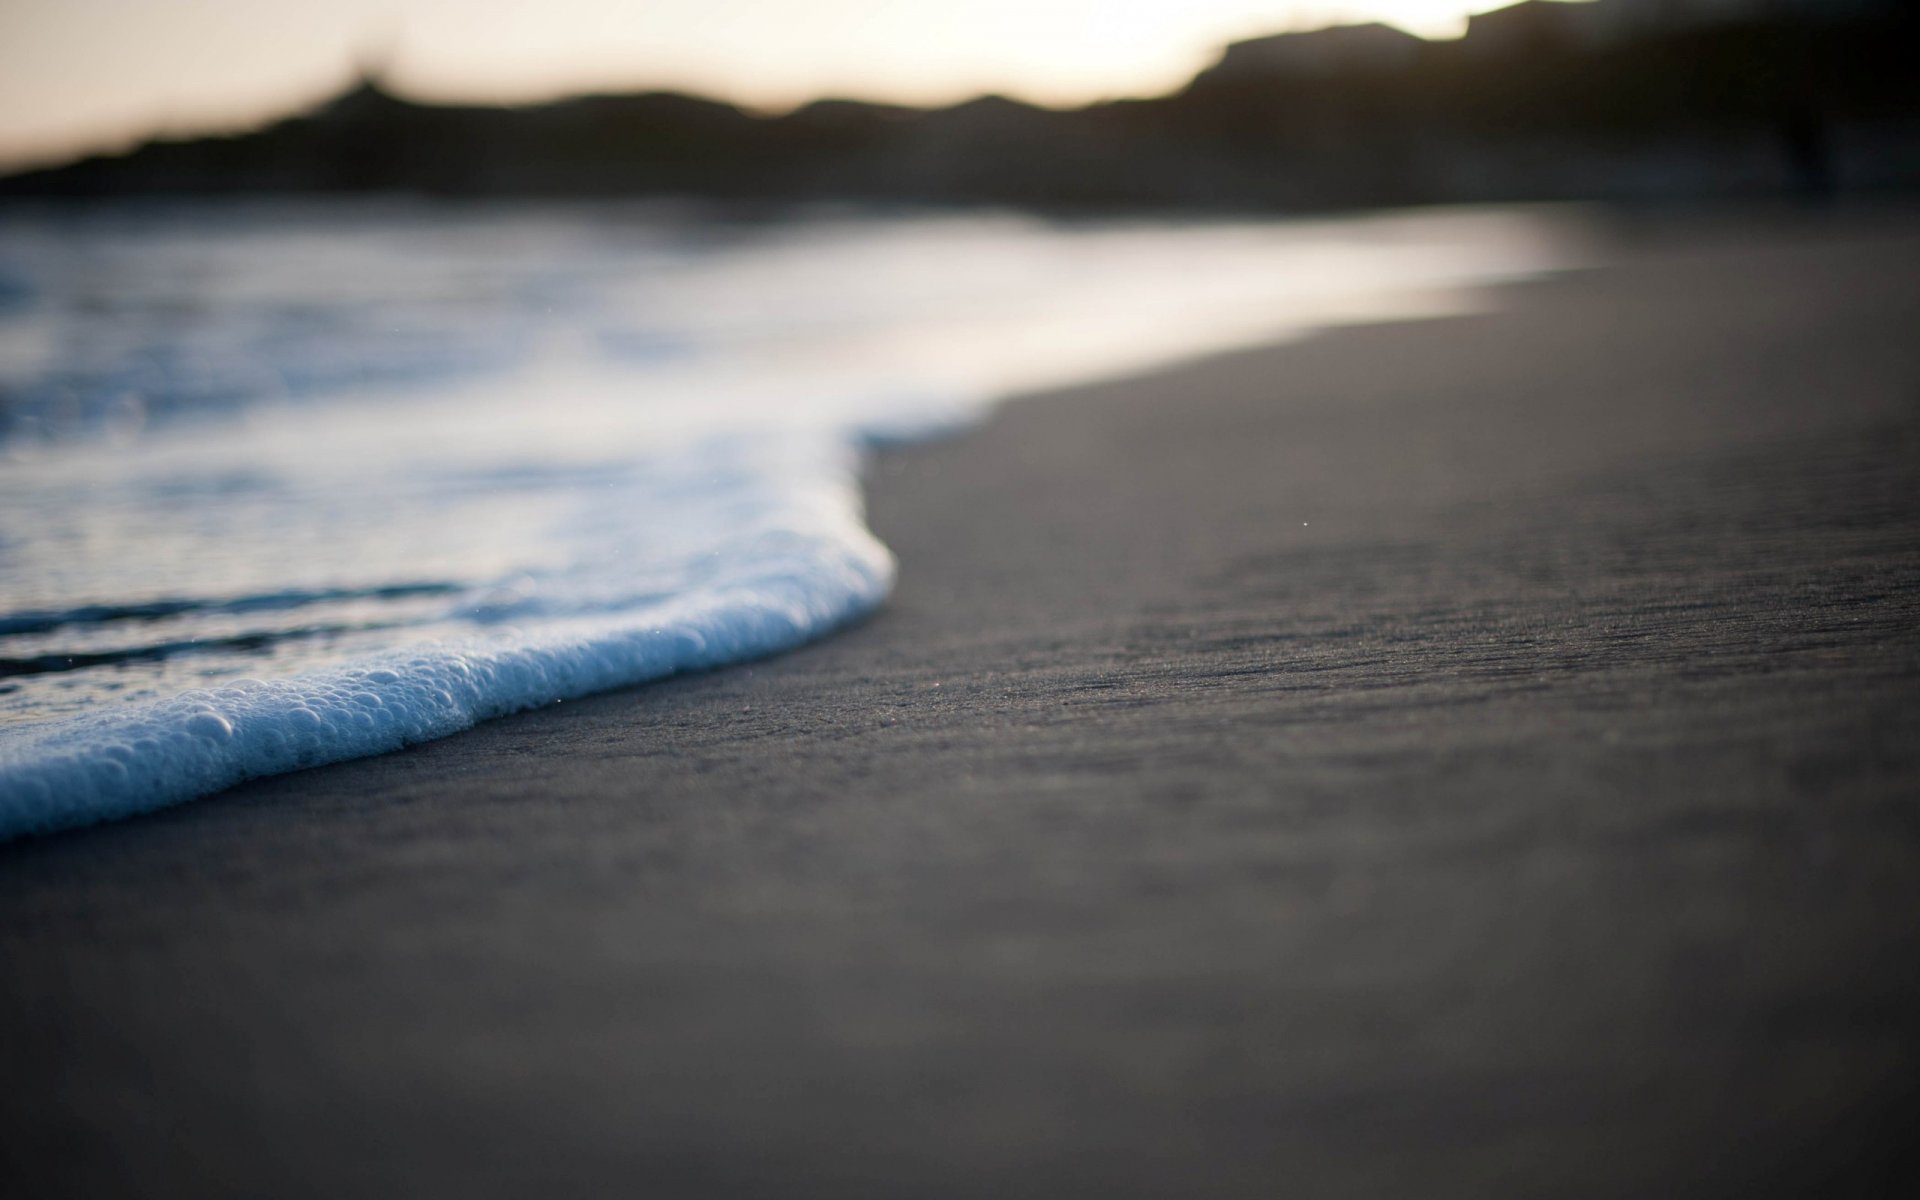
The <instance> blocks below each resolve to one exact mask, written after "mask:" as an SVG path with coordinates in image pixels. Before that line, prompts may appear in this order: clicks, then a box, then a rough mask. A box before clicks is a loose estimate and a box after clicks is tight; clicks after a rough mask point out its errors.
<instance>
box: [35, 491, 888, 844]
mask: <svg viewBox="0 0 1920 1200" xmlns="http://www.w3.org/2000/svg"><path fill="white" fill-rule="evenodd" d="M841 482H842V484H843V489H842V491H843V495H842V496H841V503H840V504H839V505H838V506H837V511H836V512H823V511H822V509H821V506H820V505H819V504H818V503H817V502H816V503H813V504H810V505H809V506H807V509H806V511H808V512H809V513H810V514H811V515H812V516H813V517H814V518H815V519H814V520H813V521H812V522H811V523H810V524H808V525H806V526H801V527H791V528H788V529H786V530H783V531H782V533H783V537H782V539H781V540H782V542H783V549H782V552H781V554H780V555H779V556H777V557H765V558H759V559H756V560H752V561H743V562H741V563H739V564H738V565H737V566H736V568H735V569H733V570H731V571H729V572H726V573H724V574H723V577H721V578H716V579H713V580H710V581H709V582H708V583H706V584H704V585H702V586H700V587H697V588H695V589H692V590H690V591H688V592H686V593H683V594H680V595H677V596H674V597H673V598H671V599H669V600H665V601H662V602H658V603H653V604H647V605H644V606H641V607H639V608H637V609H635V610H633V611H630V612H626V613H622V614H620V615H618V616H601V617H597V618H575V619H570V620H562V621H557V622H550V623H548V624H545V625H543V626H542V627H541V628H539V629H538V630H537V631H535V632H513V631H508V632H502V633H499V634H496V635H494V636H491V637H483V638H469V639H465V640H461V641H449V642H442V643H436V644H431V645H426V646H421V647H418V648H415V649H413V650H410V651H407V652H405V653H393V654H386V655H380V656H376V657H374V658H372V659H370V660H369V661H367V662H365V663H362V664H357V665H355V666H352V667H346V668H336V669H332V670H323V671H316V672H312V673H309V674H304V675H301V676H298V677H296V678H293V679H285V680H273V681H260V680H242V681H237V682H234V683H230V684H227V685H225V686H223V687H218V688H211V689H204V690H195V691H190V692H187V693H185V694H183V695H179V696H175V697H172V698H170V699H167V700H163V701H159V702H156V703H151V704H145V705H139V706H130V707H125V708H117V709H108V710H106V711H102V712H96V713H89V714H87V715H84V716H81V717H76V718H70V719H68V720H65V721H60V722H53V723H47V724H42V725H37V726H33V727H30V728H29V729H28V730H27V731H25V734H24V736H21V737H18V738H16V739H15V740H12V741H7V742H0V838H5V837H16V836H19V835H22V834H27V833H37V832H47V831H51V830H56V829H63V828H70V827H73V826H76V825H83V824H90V823H93V822H96V821H103V820H109V819H113V818H116V817H124V816H130V815H132V814H134V813H139V812H145V811H149V810H152V809H156V808H162V807H165V806H167V805H170V804H175V803H178V802H180V801H182V800H188V799H192V798H193V797H195V796H202V795H206V794H208V793H210V792H214V791H218V790H220V789H222V788H226V787H231V786H232V785H233V784H236V783H239V782H241V781H242V780H246V779H251V778H254V777H256V776H261V775H272V774H278V773H280V772H285V771H293V770H299V769H301V768H304V767H313V766H319V765H321V764H323V763H330V762H339V761H341V760H343V759H350V758H360V757H364V756H366V755H370V754H380V753H384V752H386V751H390V750H397V749H399V748H400V747H402V746H407V745H411V744H413V743H415V742H422V741H427V740H429V739H432V738H438V737H445V736H446V735H448V734H450V733H455V732H458V731H459V730H462V729H467V728H469V727H471V726H473V725H474V724H476V723H477V722H480V721H483V720H486V719H488V718H490V717H498V716H504V715H506V714H508V713H513V712H520V711H524V710H526V709H530V708H536V707H539V706H541V705H544V704H551V703H554V702H556V701H561V700H570V699H577V698H579V697H581V696H586V695H590V694H592V693H595V692H604V691H608V690H611V689H614V688H619V687H624V686H630V685H633V684H637V683H644V682H647V681H649V680H654V679H659V678H662V677H664V676H667V675H672V674H675V673H678V672H682V671H690V670H699V669H703V668H709V667H716V666H720V665H723V664H727V663H736V662H742V661H745V660H748V659H752V658H757V657H760V656H763V655H767V654H773V653H776V652H778V651H781V650H786V649H790V648H792V647H794V646H797V645H799V644H800V643H802V642H805V641H807V640H809V639H811V638H814V637H817V636H819V635H820V634H821V633H823V632H826V631H828V630H831V629H834V628H836V627H838V626H841V625H844V624H846V623H847V622H849V621H852V620H854V619H856V618H858V617H860V616H862V615H864V614H865V613H867V612H869V611H871V610H872V609H873V608H875V607H876V606H877V605H879V604H880V602H881V601H882V600H883V599H884V598H885V597H886V594H887V592H888V590H889V588H890V587H891V585H892V581H893V572H894V565H893V559H892V556H891V555H890V554H889V553H888V552H887V550H886V548H885V547H884V546H882V545H881V544H880V543H879V542H878V541H877V540H876V539H875V538H874V537H873V536H872V534H870V533H868V532H867V530H866V528H865V527H864V525H863V524H862V523H861V519H860V504H859V498H858V494H857V491H856V490H855V489H856V486H857V485H856V481H855V479H854V478H853V475H852V473H851V471H849V472H848V474H847V475H846V477H845V478H844V479H843V480H842V481H841Z"/></svg>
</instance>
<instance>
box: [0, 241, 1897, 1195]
mask: <svg viewBox="0 0 1920 1200" xmlns="http://www.w3.org/2000/svg"><path fill="white" fill-rule="evenodd" d="M1609 237H1610V240H1609V241H1608V242H1607V244H1606V245H1605V246H1604V247H1603V248H1602V250H1601V257H1602V258H1603V259H1604V260H1605V262H1606V265H1604V266H1603V267H1601V268H1599V269H1596V270H1593V271H1589V272H1583V273H1579V274H1575V275H1570V276H1565V277H1561V278H1558V279H1554V280H1549V281H1545V282H1538V283H1532V284H1526V285H1520V286H1516V287H1513V288H1510V289H1506V290H1505V291H1503V292H1502V293H1500V294H1499V296H1498V297H1497V299H1496V306H1495V307H1496V311H1494V312H1491V313H1489V314H1487V315H1481V316H1468V317H1457V318H1447V319H1440V320H1428V321H1418V322H1408V323H1402V324H1395V325H1385V326H1376V327H1366V328H1352V329H1346V330H1340V331H1335V332H1332V333H1328V334H1325V335H1322V336H1319V337H1316V338H1313V339H1311V340H1308V341H1305V342H1302V343H1299V344H1295V345H1285V346H1277V347H1270V348H1265V349H1260V350H1255V351H1250V352H1246V353H1241V354H1236V355H1231V356H1227V357H1222V358H1217V359H1212V360H1208V361H1206V362H1202V363H1197V364H1188V365H1184V366H1181V367H1178V368H1174V369H1168V370H1166V371H1163V372H1159V373H1156V374H1153V375H1150V376H1147V377H1142V378H1136V379H1130V380H1127V381H1124V382H1117V383H1109V384H1102V385H1099V386H1090V387H1086V388H1083V389H1078V390H1074V391H1070V392H1063V393H1059V394H1054V395H1049V396H1045V397H1038V398H1031V399H1028V400H1025V401H1022V402H1019V403H1016V404H1013V405H1010V406H1009V407H1007V408H1006V409H1005V410H1004V411H1002V412H1001V413H1000V414H999V415H998V416H997V417H996V418H994V419H993V420H992V421H990V422H989V423H987V424H986V425H985V426H983V427H981V428H979V429H978V430H976V431H974V432H972V433H969V434H966V435H964V436H961V437H959V438H956V439H954V440H951V441H947V442H944V443H940V444H937V445H931V446H925V447H920V448H914V449H909V450H904V451H899V452H890V453H888V454H887V455H886V456H885V457H884V458H883V459H882V460H881V461H880V463H879V464H878V466H877V468H876V471H875V475H874V478H873V479H872V483H871V490H870V497H871V509H872V520H873V524H874V527H875V528H876V530H877V531H878V532H879V533H880V535H881V536H882V538H883V539H885V541H886V542H887V543H888V544H889V545H891V546H892V547H893V548H894V549H895V550H896V552H897V553H898V555H899V558H900V562H901V568H902V569H901V580H900V585H899V590H898V592H897V595H896V596H895V598H894V600H893V602H892V603H891V604H890V606H889V607H888V608H887V609H886V610H885V611H884V612H883V613H882V614H881V615H880V616H878V617H877V618H875V619H873V620H872V621H870V622H868V623H866V624H864V625H862V626H860V627H859V628H857V629H853V630H850V631H848V632H846V633H844V634H842V635H839V636H836V637H834V638H832V639H829V640H827V641H825V642H822V643H820V644H817V645H815V646H813V647H810V648H808V649H805V650H803V651H801V652H798V653H795V654H792V655H790V656H787V657H784V658H780V659H777V660H770V661H766V662H762V663H759V664H756V665H754V666H752V667H748V668H741V669H735V670H730V671H724V672H719V673H716V674H711V675H705V676H699V677H691V678H685V679H680V680H676V681H671V682H669V683H666V684H664V685H659V686H653V687H648V688H643V689H639V690H635V691H632V692H627V693H622V694H617V695H612V696H607V697H603V698H599V699H595V700H591V701H587V702H583V703H577V704H566V705H562V706H557V707H554V708H552V709H548V710H544V711H542V712H539V713H535V714H531V715H528V716H524V717H518V718H513V719H509V720H505V721H501V722H497V723H495V724H492V725H489V726H485V727H483V728H481V729H479V730H477V731H474V732H473V733H470V734H466V735H462V736H459V737H454V738H450V739H447V740H445V741H442V742H437V743H433V744H430V745H426V746H422V747H419V748H416V749H413V750H409V751H406V752H403V753H400V754H395V755H391V756H388V757H385V758H379V759H373V760H367V761H363V762H358V763H351V764H345V765H342V766H337V767H332V768H327V769H323V770H319V771H314V772H309V773H306V774H303V775H298V776H291V777H286V778H282V779H276V780H268V781H263V782H259V783H256V784H252V785H249V786H246V787H243V788H240V789H237V790H235V791H233V792H230V793H228V794H226V795H224V796H222V797H219V798H216V799H213V800H210V801H205V802H202V803H199V804H194V805H189V806H186V807H184V808H181V809H177V810H174V811H170V812H167V813H163V814H159V815H156V816H153V817H150V818H143V819H140V820H135V821H129V822H125V823H122V824H120V825H116V826H111V827H104V828H100V829H95V830H88V831H81V832H77V833H73V834H68V835H62V836H59V837H53V838H46V839H41V840H38V841H29V842H25V843H21V844H16V845H12V846H8V847H4V848H0V963H4V975H3V976H0V1078H4V1084H5V1086H4V1088H0V1110H4V1111H0V1130H3V1131H4V1137H0V1143H3V1145H0V1179H4V1178H12V1179H14V1180H16V1181H17V1182H18V1183H22V1184H25V1185H27V1186H25V1187H24V1188H23V1189H20V1190H14V1189H0V1190H5V1191H7V1193H8V1194H10V1195H17V1196H28V1195H36V1196H37V1195H59V1194H69V1193H72V1194H78V1193H83V1192H84V1193H91V1194H103V1195H111V1194H126V1195H133V1194H140V1195H153V1196H197V1197H212V1196H229V1195H231V1196H268V1195H272V1196H307V1195H311V1196H328V1197H339V1196H356V1197H360V1196H428V1195H451V1196H460V1197H465V1198H477V1197H490V1196H502V1197H506V1196H529V1195H554V1196H563V1195H564V1196H587V1195H607V1196H615V1195H617V1196H630V1197H638V1196H644V1197H664V1198H671V1197H691V1196H726V1197H741V1196H783V1197H785V1196H834V1197H863V1196H873V1197H943V1196H952V1197H963V1196H964V1197H973V1196H988V1195H993V1196H1019V1197H1035V1198H1042V1197H1069V1196H1073V1197H1077V1196H1088V1197H1150V1196H1151V1197H1161V1196H1166V1197H1172V1196H1235V1197H1239V1196H1245V1197H1272V1196H1289V1197H1293V1196H1298V1197H1317V1196H1350V1195H1353V1196H1385V1197H1406V1196H1421V1197H1435V1196H1445V1197H1452V1196H1459V1197H1488V1196H1514V1197H1520V1196H1549V1195H1550V1196H1625V1195H1638V1196H1663V1195H1741V1196H1755V1195H1772V1194H1780V1195H1813V1194H1836V1195H1875V1194H1881V1193H1882V1192H1885V1191H1887V1190H1888V1189H1890V1188H1891V1187H1892V1186H1893V1185H1894V1183H1895V1182H1896V1181H1897V1179H1898V1177H1899V1173H1900V1172H1902V1171H1904V1170H1907V1169H1910V1168H1911V1167H1912V1166H1913V1163H1912V1161H1911V1159H1910V1158H1908V1157H1906V1156H1907V1155H1908V1154H1909V1152H1908V1151H1907V1148H1906V1146H1905V1144H1904V1143H1905V1142H1906V1140H1908V1137H1909V1135H1910V1133H1911V1130H1912V1128H1913V1124H1914V1119H1915V1116H1916V1105H1915V1104H1914V1102H1913V1101H1914V1097H1915V1083H1914V1080H1915V1079H1916V1069H1920V954H1917V953H1916V951H1920V220H1915V219H1912V218H1911V217H1903V216H1899V215H1897V214H1895V215H1885V214H1883V215H1880V216H1875V217H1862V218H1858V219H1855V220H1841V219H1840V218H1837V217H1828V218H1824V219H1822V218H1816V217H1809V218H1806V219H1785V218H1782V219H1779V220H1775V221H1757V220H1745V221H1739V222H1734V221H1723V222H1720V223H1717V224H1716V223H1712V222H1704V221H1695V222H1690V223H1687V224H1685V226H1684V227H1683V228H1679V229H1676V228H1673V227H1670V226H1666V225H1663V226H1662V227H1660V228H1658V229H1653V230H1645V229H1638V230H1636V229H1632V228H1627V229H1615V230H1613V231H1612V233H1611V234H1610V235H1609ZM1822 1187H1833V1188H1835V1189H1837V1190H1835V1191H1832V1192H1829V1193H1822V1192H1820V1190H1819V1189H1821V1188H1822Z"/></svg>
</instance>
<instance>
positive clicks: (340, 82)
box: [0, 0, 1512, 167]
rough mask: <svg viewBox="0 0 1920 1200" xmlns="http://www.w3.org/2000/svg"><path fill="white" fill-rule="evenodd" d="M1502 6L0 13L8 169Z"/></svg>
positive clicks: (1173, 64) (1075, 78)
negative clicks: (352, 125) (247, 134)
mask: <svg viewBox="0 0 1920 1200" xmlns="http://www.w3.org/2000/svg"><path fill="white" fill-rule="evenodd" d="M1511 2H1512V0H0V167H4V166H21V165H27V164H30V163H34V162H43V161H53V160H57V159H60V158H63V157H69V156H71V155H73V154H75V153H78V152H81V151H88V150H97V149H104V148H110V147H114V146H117V145H124V144H127V143H129V142H131V141H136V140H138V139H140V138H143V137H146V136H150V135H152V134H155V133H163V132H164V133H201V132H210V131H214V130H221V129H233V128H242V127H245V126H248V125H251V124H254V123H257V122H259V121H261V120H263V119H265V118H267V117H270V116H273V115H277V114H280V113H285V112H289V111H292V110H294V109H297V108H300V107H303V106H305V105H308V104H311V103H313V102H314V101H316V100H319V99H321V98H323V97H325V96H327V95H329V94H331V93H333V92H335V91H337V90H339V89H340V88H342V87H344V86H346V85H347V83H348V82H349V81H350V80H351V79H352V78H353V77H354V75H355V73H356V71H357V70H358V69H359V67H360V66H361V65H377V66H379V67H380V68H381V70H382V72H383V74H384V76H385V77H386V78H387V79H388V80H389V81H390V83H391V85H392V86H393V87H394V88H395V90H397V91H400V92H402V93H404V94H406V95H410V96H414V97H417V98H421V99H427V100H468V101H499V102H515V101H531V100H539V99H547V98H551V97H554V96H560V95H565V94H568V93H574V92H581V91H596V90H597V91H631V90H638V89H646V88H670V89H676V90H686V91H694V92H700V93H703V94H708V95H714V96H719V97H722V98H725V99H730V100H733V101H735V102H736V103H741V104H745V105H748V106H750V107H753V108H757V109H766V110H779V109H783V108H788V107H791V106H793V105H795V104H798V103H802V102H804V101H806V100H810V99H815V98H818V97H822V96H843V97H853V98H858V99H869V100H892V101H899V102H904V103H912V104H941V103H951V102H953V101H957V100H961V99H965V98H967V97H969V96H975V95H979V94H981V93H984V92H1000V93H1003V94H1008V95H1014V96H1020V97H1023V98H1025V99H1029V100H1034V101H1037V102H1040V103H1046V104H1079V103H1085V102H1088V101H1092V100H1097V99H1103V98H1110V97H1114V96H1125V95H1136V96H1137V95H1153V94H1157V93H1160V92H1164V91H1166V90H1168V89H1170V88H1173V87H1177V86H1178V85H1179V84H1181V83H1182V82H1184V81H1185V80H1186V79H1187V78H1188V77H1190V76H1191V75H1192V74H1193V72H1194V71H1196V70H1198V69H1199V68H1200V67H1202V66H1204V65H1206V63H1208V62H1209V61H1211V59H1212V57H1213V55H1214V54H1215V53H1216V52H1217V51H1218V48H1219V47H1220V46H1221V45H1222V44H1224V43H1225V42H1227V41H1230V40H1232V39H1235V38H1242V37H1251V36H1258V35H1260V34H1265V33H1274V32H1279V31H1281V30H1287V29H1306V28H1314V27H1317V26H1321V25H1328V24H1340V23H1345V22H1350V21H1360V20H1386V21H1391V22H1393V23H1395V24H1398V25H1400V26H1402V27H1404V28H1406V29H1410V30H1412V31H1414V32H1416V33H1421V34H1424V35H1427V36H1431V37H1446V36H1453V35H1457V34H1458V33H1459V32H1460V31H1461V29H1462V28H1463V26H1464V23H1465V18H1466V14H1467V13H1468V12H1469V11H1479V10H1485V9H1489V8H1497V7H1500V6H1501V5H1503V4H1505V3H1511Z"/></svg>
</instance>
